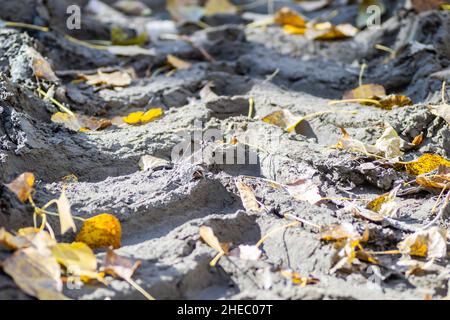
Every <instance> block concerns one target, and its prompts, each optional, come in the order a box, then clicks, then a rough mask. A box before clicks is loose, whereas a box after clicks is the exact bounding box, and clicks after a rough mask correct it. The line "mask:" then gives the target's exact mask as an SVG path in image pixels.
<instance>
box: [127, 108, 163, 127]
mask: <svg viewBox="0 0 450 320" xmlns="http://www.w3.org/2000/svg"><path fill="white" fill-rule="evenodd" d="M163 114H164V110H163V109H162V108H153V109H150V110H148V111H145V112H144V111H137V112H132V113H130V114H129V115H128V116H126V117H123V121H124V122H125V123H127V124H131V125H141V124H146V123H149V122H151V121H154V120H156V119H159V118H160V117H162V116H163Z"/></svg>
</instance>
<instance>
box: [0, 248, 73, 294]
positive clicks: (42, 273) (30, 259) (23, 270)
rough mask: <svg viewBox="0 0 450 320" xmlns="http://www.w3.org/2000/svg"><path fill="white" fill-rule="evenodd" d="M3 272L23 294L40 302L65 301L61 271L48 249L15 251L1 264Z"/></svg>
mask: <svg viewBox="0 0 450 320" xmlns="http://www.w3.org/2000/svg"><path fill="white" fill-rule="evenodd" d="M3 271H4V272H5V273H7V274H8V275H9V276H11V277H12V278H13V279H14V282H15V283H16V284H17V285H18V286H19V288H20V289H22V290H23V291H24V292H25V293H27V294H29V295H31V296H33V297H36V298H38V299H41V300H47V299H48V300H59V299H67V298H66V297H65V296H64V295H63V294H62V293H61V291H62V282H61V279H60V277H61V270H60V267H59V265H58V262H57V261H56V259H55V258H54V257H53V256H52V254H51V252H50V251H49V250H48V249H42V250H38V249H36V248H33V247H30V248H26V249H20V250H17V251H16V252H15V253H14V254H13V255H11V256H10V257H8V258H7V259H6V260H5V261H4V262H3Z"/></svg>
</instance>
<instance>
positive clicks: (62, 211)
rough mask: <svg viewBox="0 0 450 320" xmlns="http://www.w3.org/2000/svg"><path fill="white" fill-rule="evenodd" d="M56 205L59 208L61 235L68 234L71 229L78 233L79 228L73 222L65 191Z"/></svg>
mask: <svg viewBox="0 0 450 320" xmlns="http://www.w3.org/2000/svg"><path fill="white" fill-rule="evenodd" d="M56 205H57V206H58V214H59V223H60V225H61V234H64V233H66V232H67V231H68V230H69V229H72V230H73V231H74V232H75V231H77V227H76V226H75V222H74V221H73V217H72V213H71V212H70V203H69V199H67V196H66V192H65V191H64V189H63V191H62V192H61V195H60V196H59V199H58V201H57V202H56Z"/></svg>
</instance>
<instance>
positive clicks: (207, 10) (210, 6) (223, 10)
mask: <svg viewBox="0 0 450 320" xmlns="http://www.w3.org/2000/svg"><path fill="white" fill-rule="evenodd" d="M236 12H237V7H236V6H235V5H234V4H232V3H231V2H230V1H229V0H208V1H206V3H205V6H204V15H205V16H212V15H215V14H235V13H236Z"/></svg>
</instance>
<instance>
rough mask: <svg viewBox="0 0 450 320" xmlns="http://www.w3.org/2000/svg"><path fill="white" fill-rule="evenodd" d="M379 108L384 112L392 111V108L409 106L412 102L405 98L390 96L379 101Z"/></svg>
mask: <svg viewBox="0 0 450 320" xmlns="http://www.w3.org/2000/svg"><path fill="white" fill-rule="evenodd" d="M379 103H380V106H381V108H383V109H385V110H392V109H394V108H401V107H406V106H411V105H412V104H413V102H412V101H411V99H410V98H408V97H407V96H402V95H396V94H391V95H388V96H386V97H382V98H381V99H379Z"/></svg>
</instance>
